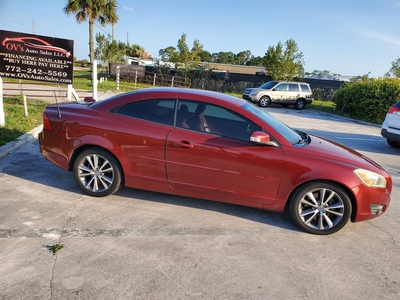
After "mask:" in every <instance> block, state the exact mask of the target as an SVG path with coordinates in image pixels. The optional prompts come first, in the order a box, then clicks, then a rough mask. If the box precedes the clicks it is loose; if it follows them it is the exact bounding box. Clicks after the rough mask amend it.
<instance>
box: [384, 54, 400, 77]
mask: <svg viewBox="0 0 400 300" xmlns="http://www.w3.org/2000/svg"><path fill="white" fill-rule="evenodd" d="M389 76H392V77H394V78H400V58H398V59H396V60H395V61H392V67H391V68H390V70H389V73H388V74H386V77H389Z"/></svg>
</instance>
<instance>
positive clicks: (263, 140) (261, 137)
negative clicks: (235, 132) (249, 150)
mask: <svg viewBox="0 0 400 300" xmlns="http://www.w3.org/2000/svg"><path fill="white" fill-rule="evenodd" d="M249 141H250V143H252V144H256V145H268V146H274V147H278V143H277V142H275V141H271V137H270V135H269V134H268V133H265V132H263V131H254V132H253V133H252V134H251V135H250V140H249Z"/></svg>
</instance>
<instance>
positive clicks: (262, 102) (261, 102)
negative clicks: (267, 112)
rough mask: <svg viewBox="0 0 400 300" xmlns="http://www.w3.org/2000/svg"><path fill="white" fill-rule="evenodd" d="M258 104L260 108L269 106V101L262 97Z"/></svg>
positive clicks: (266, 97)
mask: <svg viewBox="0 0 400 300" xmlns="http://www.w3.org/2000/svg"><path fill="white" fill-rule="evenodd" d="M258 104H259V105H260V106H261V107H267V106H269V105H270V104H271V99H270V98H269V97H268V96H262V97H261V99H260V101H259V102H258Z"/></svg>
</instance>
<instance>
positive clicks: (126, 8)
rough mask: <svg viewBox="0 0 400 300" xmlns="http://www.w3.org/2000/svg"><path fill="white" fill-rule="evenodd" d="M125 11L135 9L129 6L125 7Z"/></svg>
mask: <svg viewBox="0 0 400 300" xmlns="http://www.w3.org/2000/svg"><path fill="white" fill-rule="evenodd" d="M123 9H125V10H130V11H133V8H132V7H128V6H123Z"/></svg>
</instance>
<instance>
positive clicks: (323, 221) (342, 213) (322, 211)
mask: <svg viewBox="0 0 400 300" xmlns="http://www.w3.org/2000/svg"><path fill="white" fill-rule="evenodd" d="M321 199H322V200H321ZM351 210H352V205H351V201H350V198H349V196H348V194H347V193H346V192H345V190H344V189H343V188H342V187H341V186H339V185H337V184H335V183H331V182H325V181H315V182H310V183H307V184H305V185H303V186H302V187H300V188H299V189H298V190H297V191H296V192H295V193H294V194H293V196H292V197H291V200H290V214H291V216H292V219H293V221H294V222H295V223H296V225H297V226H298V227H300V228H301V229H303V230H304V231H306V232H308V233H312V234H318V235H326V234H332V233H335V232H337V231H339V230H340V229H342V228H343V227H344V226H345V225H346V224H347V222H348V221H349V219H350V216H351Z"/></svg>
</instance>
